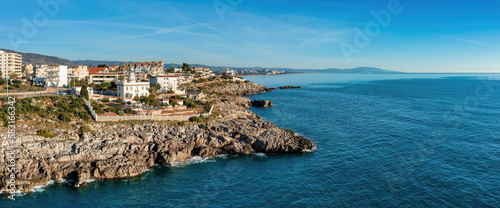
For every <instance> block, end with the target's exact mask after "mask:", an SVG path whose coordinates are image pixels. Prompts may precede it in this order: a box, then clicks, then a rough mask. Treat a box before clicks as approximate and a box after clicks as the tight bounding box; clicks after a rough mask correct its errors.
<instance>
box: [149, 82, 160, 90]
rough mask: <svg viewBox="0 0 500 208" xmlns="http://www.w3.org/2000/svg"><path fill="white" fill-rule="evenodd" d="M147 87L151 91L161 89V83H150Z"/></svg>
mask: <svg viewBox="0 0 500 208" xmlns="http://www.w3.org/2000/svg"><path fill="white" fill-rule="evenodd" d="M149 89H150V90H152V92H155V91H158V90H160V89H161V85H160V83H154V84H151V85H150V88H149Z"/></svg>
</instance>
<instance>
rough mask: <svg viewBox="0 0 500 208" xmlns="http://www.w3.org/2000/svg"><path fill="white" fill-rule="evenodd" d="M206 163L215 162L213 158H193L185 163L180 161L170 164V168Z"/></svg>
mask: <svg viewBox="0 0 500 208" xmlns="http://www.w3.org/2000/svg"><path fill="white" fill-rule="evenodd" d="M205 162H215V160H214V158H212V157H205V158H202V157H200V156H193V157H191V158H189V159H187V160H184V161H178V162H173V163H172V164H170V165H169V166H170V167H185V166H188V165H192V164H196V163H205Z"/></svg>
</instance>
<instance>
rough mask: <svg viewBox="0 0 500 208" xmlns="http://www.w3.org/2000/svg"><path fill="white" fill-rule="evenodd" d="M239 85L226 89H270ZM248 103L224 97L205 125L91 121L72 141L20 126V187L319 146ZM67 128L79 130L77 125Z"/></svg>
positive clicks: (2, 160)
mask: <svg viewBox="0 0 500 208" xmlns="http://www.w3.org/2000/svg"><path fill="white" fill-rule="evenodd" d="M236 86H238V85H236ZM236 86H231V87H230V88H231V89H229V88H228V91H227V93H228V94H251V93H259V92H263V91H266V88H264V87H262V86H259V85H255V84H252V83H248V84H244V85H241V86H245V87H243V88H242V89H236ZM233 87H235V88H234V89H233ZM264 104H266V103H264ZM270 104H271V103H270V102H269V103H267V105H270ZM250 106H252V103H251V101H250V99H248V98H244V97H237V96H233V95H226V96H220V97H218V101H217V104H216V108H217V111H218V112H219V113H220V116H219V117H218V118H217V119H213V120H211V121H209V122H208V123H206V128H203V129H202V128H200V127H199V126H198V124H191V125H185V126H181V127H179V126H174V125H167V124H165V123H160V122H140V123H135V124H130V123H127V122H124V123H91V124H89V125H90V126H91V128H92V129H94V130H95V132H94V133H86V134H84V135H83V136H82V138H81V139H79V138H75V139H69V140H61V139H60V138H58V137H54V138H43V137H41V136H37V135H34V134H33V133H32V131H28V130H21V129H20V130H19V132H17V141H18V143H17V145H18V146H19V147H22V148H18V150H19V152H18V154H17V156H18V158H17V159H16V185H17V188H18V189H19V190H20V191H23V192H29V191H32V189H33V187H35V186H40V185H45V184H47V183H48V182H49V181H51V180H54V181H60V180H62V179H63V178H65V179H68V181H70V182H71V183H73V185H74V186H75V187H78V186H82V185H84V184H85V183H86V182H87V181H89V179H92V178H94V179H114V178H128V177H135V176H138V175H140V174H142V173H144V172H145V171H147V169H148V168H150V167H152V166H153V165H155V164H160V165H170V164H172V163H174V162H178V161H183V160H186V159H189V158H190V157H193V156H200V157H210V156H216V155H220V154H243V155H244V154H251V153H255V152H264V153H294V152H296V153H299V152H306V151H309V150H314V149H315V148H316V147H315V146H314V144H313V143H312V142H311V141H310V140H307V139H306V138H304V137H302V136H297V135H296V134H295V133H294V132H293V131H290V130H285V129H282V128H279V127H277V126H275V125H274V124H272V123H270V122H265V121H263V120H262V119H260V118H259V117H258V116H257V115H255V114H254V113H253V112H251V111H250V110H249V109H248V108H249V107H250ZM31 129H36V128H35V127H31ZM6 132H7V129H6V128H4V127H0V137H1V138H6V137H7V135H6ZM68 133H69V134H74V135H77V134H78V132H77V131H76V130H75V132H68ZM8 146H9V144H8V143H7V142H2V143H0V185H1V187H0V191H3V192H4V193H5V192H7V189H6V188H7V182H8V181H9V180H10V172H9V171H8V162H7V161H9V160H10V158H9V155H8V154H7V152H8V150H9V147H8Z"/></svg>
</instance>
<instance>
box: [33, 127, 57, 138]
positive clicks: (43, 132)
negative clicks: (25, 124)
mask: <svg viewBox="0 0 500 208" xmlns="http://www.w3.org/2000/svg"><path fill="white" fill-rule="evenodd" d="M36 135H38V136H43V137H45V138H52V137H54V136H55V135H54V134H53V133H51V132H50V131H49V130H47V129H41V130H39V131H38V132H37V133H36Z"/></svg>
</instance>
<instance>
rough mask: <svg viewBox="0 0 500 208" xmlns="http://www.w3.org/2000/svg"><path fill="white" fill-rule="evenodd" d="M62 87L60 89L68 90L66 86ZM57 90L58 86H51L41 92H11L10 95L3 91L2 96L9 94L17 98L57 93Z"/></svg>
mask: <svg viewBox="0 0 500 208" xmlns="http://www.w3.org/2000/svg"><path fill="white" fill-rule="evenodd" d="M60 89H61V90H60V91H62V90H66V89H65V88H60ZM56 91H57V88H55V87H49V88H47V90H46V91H41V92H36V93H9V94H8V95H7V93H1V94H0V98H1V97H7V96H13V97H17V98H27V97H38V96H49V95H57V94H58V93H57V92H56Z"/></svg>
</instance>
